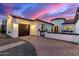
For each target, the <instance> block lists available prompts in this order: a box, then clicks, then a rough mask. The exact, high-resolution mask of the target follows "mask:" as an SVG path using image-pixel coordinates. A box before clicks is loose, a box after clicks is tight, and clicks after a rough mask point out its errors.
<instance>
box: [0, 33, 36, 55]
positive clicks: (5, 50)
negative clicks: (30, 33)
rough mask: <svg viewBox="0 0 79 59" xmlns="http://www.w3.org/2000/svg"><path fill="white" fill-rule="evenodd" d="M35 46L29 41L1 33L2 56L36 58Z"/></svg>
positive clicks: (0, 52)
mask: <svg viewBox="0 0 79 59" xmlns="http://www.w3.org/2000/svg"><path fill="white" fill-rule="evenodd" d="M36 55H37V52H36V50H35V48H34V46H33V45H32V44H31V43H29V42H28V41H24V40H22V39H20V38H15V39H12V38H11V37H9V36H7V35H4V34H1V33H0V56H36Z"/></svg>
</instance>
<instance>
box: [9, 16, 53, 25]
mask: <svg viewBox="0 0 79 59" xmlns="http://www.w3.org/2000/svg"><path fill="white" fill-rule="evenodd" d="M10 16H12V17H14V18H19V19H23V20H28V21H41V22H44V23H47V24H51V25H54V24H52V23H49V22H46V21H43V20H39V19H35V20H31V19H26V18H23V17H20V16H15V15H10Z"/></svg>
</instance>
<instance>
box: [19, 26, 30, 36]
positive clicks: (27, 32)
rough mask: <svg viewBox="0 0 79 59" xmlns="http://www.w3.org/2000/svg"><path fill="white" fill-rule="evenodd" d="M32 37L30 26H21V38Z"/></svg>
mask: <svg viewBox="0 0 79 59" xmlns="http://www.w3.org/2000/svg"><path fill="white" fill-rule="evenodd" d="M26 35H30V25H27V24H19V36H26Z"/></svg>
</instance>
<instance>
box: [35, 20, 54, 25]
mask: <svg viewBox="0 0 79 59" xmlns="http://www.w3.org/2000/svg"><path fill="white" fill-rule="evenodd" d="M35 21H41V22H44V23H47V24H51V25H54V24H52V23H49V22H46V21H43V20H40V19H36V20H35Z"/></svg>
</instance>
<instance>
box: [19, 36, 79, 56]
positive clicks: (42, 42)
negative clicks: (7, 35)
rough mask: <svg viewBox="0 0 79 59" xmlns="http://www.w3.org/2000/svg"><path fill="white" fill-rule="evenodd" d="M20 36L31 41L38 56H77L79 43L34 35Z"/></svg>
mask: <svg viewBox="0 0 79 59" xmlns="http://www.w3.org/2000/svg"><path fill="white" fill-rule="evenodd" d="M20 38H21V39H23V40H25V41H29V42H30V43H32V44H33V45H34V47H35V48H36V51H37V54H38V55H39V56H45V55H46V56H53V55H54V56H75V55H78V56H79V45H77V44H72V43H67V42H62V41H57V40H50V39H46V38H42V37H35V36H23V37H20Z"/></svg>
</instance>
